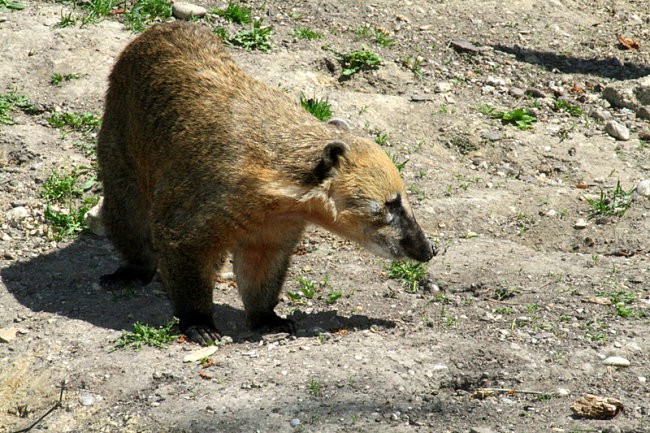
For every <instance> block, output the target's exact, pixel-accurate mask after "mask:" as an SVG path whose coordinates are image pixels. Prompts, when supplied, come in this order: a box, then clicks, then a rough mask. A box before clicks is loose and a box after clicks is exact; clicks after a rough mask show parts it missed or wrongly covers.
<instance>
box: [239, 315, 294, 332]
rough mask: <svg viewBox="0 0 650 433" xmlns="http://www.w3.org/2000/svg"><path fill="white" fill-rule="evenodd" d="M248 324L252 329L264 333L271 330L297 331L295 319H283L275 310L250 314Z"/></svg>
mask: <svg viewBox="0 0 650 433" xmlns="http://www.w3.org/2000/svg"><path fill="white" fill-rule="evenodd" d="M248 326H250V328H251V329H252V330H254V331H259V332H261V333H263V334H268V333H270V332H286V333H289V334H295V333H296V323H295V322H294V321H293V320H291V319H283V318H282V317H280V316H278V315H277V314H275V312H273V311H271V312H269V313H264V314H254V315H249V317H248Z"/></svg>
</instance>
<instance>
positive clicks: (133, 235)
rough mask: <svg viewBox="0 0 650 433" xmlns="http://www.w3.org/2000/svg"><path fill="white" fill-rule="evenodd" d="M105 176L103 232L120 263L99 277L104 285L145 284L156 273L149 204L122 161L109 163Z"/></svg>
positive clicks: (115, 286) (107, 286)
mask: <svg viewBox="0 0 650 433" xmlns="http://www.w3.org/2000/svg"><path fill="white" fill-rule="evenodd" d="M109 166H110V167H111V173H107V175H106V176H104V180H103V183H104V204H103V205H102V211H101V212H102V222H103V223H104V226H105V229H106V235H107V236H108V238H109V239H110V240H111V241H112V243H113V245H114V246H115V248H116V249H117V251H118V252H119V254H120V256H121V258H122V260H123V263H122V265H121V266H120V267H119V268H118V269H117V271H115V272H114V273H112V274H108V275H104V276H102V277H101V278H100V284H101V285H102V286H103V287H105V288H109V289H111V288H119V287H122V286H125V285H133V284H137V285H146V284H148V283H149V282H150V281H151V280H152V279H153V277H154V275H155V274H156V267H157V265H156V262H157V260H156V254H155V253H154V250H153V246H152V242H151V224H150V216H149V203H148V201H147V199H146V197H144V195H143V194H142V193H141V192H140V191H139V189H138V186H137V183H136V180H135V179H134V178H133V175H132V173H129V172H128V169H126V168H123V167H122V164H118V163H115V162H113V163H112V164H109Z"/></svg>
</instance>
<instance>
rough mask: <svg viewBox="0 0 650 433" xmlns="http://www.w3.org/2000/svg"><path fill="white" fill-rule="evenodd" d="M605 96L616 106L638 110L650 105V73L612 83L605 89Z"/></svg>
mask: <svg viewBox="0 0 650 433" xmlns="http://www.w3.org/2000/svg"><path fill="white" fill-rule="evenodd" d="M603 98H605V99H607V100H608V101H609V103H610V104H612V105H614V106H616V107H621V108H629V109H630V110H634V111H635V112H638V111H639V110H641V108H642V107H644V106H650V75H648V76H646V77H642V78H638V79H636V80H625V81H617V82H614V83H611V84H609V85H607V87H605V90H603Z"/></svg>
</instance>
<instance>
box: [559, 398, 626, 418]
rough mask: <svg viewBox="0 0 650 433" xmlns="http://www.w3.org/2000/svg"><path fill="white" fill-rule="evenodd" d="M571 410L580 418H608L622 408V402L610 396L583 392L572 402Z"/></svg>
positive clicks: (612, 416)
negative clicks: (583, 393)
mask: <svg viewBox="0 0 650 433" xmlns="http://www.w3.org/2000/svg"><path fill="white" fill-rule="evenodd" d="M571 410H572V411H573V413H574V414H575V415H576V416H579V417H582V418H589V419H610V418H614V417H615V416H616V415H618V413H619V412H620V411H622V410H623V403H622V402H621V401H620V400H617V399H615V398H611V397H599V396H597V395H593V394H585V395H583V396H582V397H580V398H579V399H578V400H577V401H576V402H575V403H573V405H572V406H571Z"/></svg>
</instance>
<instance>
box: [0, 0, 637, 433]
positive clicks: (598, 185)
mask: <svg viewBox="0 0 650 433" xmlns="http://www.w3.org/2000/svg"><path fill="white" fill-rule="evenodd" d="M204 5H205V6H216V7H223V6H224V4H223V3H222V2H218V3H205V4H204ZM250 5H251V6H253V7H254V10H255V13H257V14H259V15H261V16H264V17H265V22H266V23H267V24H271V25H273V34H272V40H273V43H274V47H273V49H272V50H271V52H269V53H261V52H246V51H243V50H239V49H234V48H233V50H232V52H233V56H234V57H235V58H236V59H237V61H238V62H239V63H240V64H241V65H242V67H243V68H245V69H246V70H248V71H249V72H251V73H252V74H253V75H255V76H256V77H258V78H259V79H260V80H263V81H265V82H267V83H268V84H270V85H278V86H281V87H282V88H284V89H286V90H287V91H288V92H290V93H291V94H294V95H296V97H298V96H299V95H300V94H301V93H304V94H305V95H308V96H312V95H313V96H317V97H327V98H329V101H330V103H332V105H333V107H334V111H335V115H336V116H337V117H341V118H345V119H347V120H349V121H350V122H351V123H352V125H353V126H354V128H355V130H356V131H357V132H358V133H359V134H367V135H370V136H371V137H375V136H376V135H377V134H378V133H381V134H387V136H388V144H386V150H387V151H388V152H389V153H391V154H392V155H395V156H396V158H397V160H398V162H401V161H405V160H408V163H406V165H405V166H404V168H403V170H402V174H403V176H404V178H405V180H406V182H407V184H408V185H409V189H410V192H411V195H412V197H411V198H412V201H413V202H414V204H415V211H416V214H417V216H418V219H419V221H420V223H421V224H422V226H423V227H424V228H425V230H426V231H427V232H428V233H429V234H430V235H431V236H432V237H433V238H435V239H436V240H437V241H438V242H439V243H440V245H441V254H440V255H439V256H437V257H435V258H434V259H433V260H432V261H431V262H430V263H429V264H428V269H427V270H428V277H427V279H426V280H425V281H424V282H423V283H422V284H421V286H420V287H419V290H418V291H417V292H416V293H409V292H408V291H407V290H406V289H405V288H404V287H403V286H402V285H401V284H400V283H399V282H397V281H394V280H391V279H389V278H388V276H387V271H386V266H387V265H388V264H387V263H386V262H385V261H383V260H380V259H377V258H375V257H373V256H371V255H370V254H368V253H367V252H364V251H362V250H360V248H358V247H357V246H355V245H353V244H350V243H348V242H345V241H342V240H340V239H337V238H335V237H333V236H331V235H329V234H327V233H325V232H323V231H321V230H318V229H313V230H311V231H310V232H309V233H308V235H307V236H306V238H305V241H304V244H303V247H304V248H302V249H301V254H297V255H296V256H295V257H294V263H293V265H292V268H291V273H290V277H289V278H288V280H287V283H286V287H287V290H292V291H297V290H298V288H299V285H298V283H297V282H296V279H297V278H299V277H300V278H304V279H306V280H310V281H315V282H322V281H324V280H327V284H320V286H321V287H322V289H321V292H320V293H319V294H318V295H319V296H316V297H314V298H313V299H312V300H310V301H308V302H306V303H305V304H303V305H296V302H295V301H292V300H290V299H289V298H287V299H285V302H283V303H282V304H281V305H280V306H279V307H278V308H279V311H280V312H281V313H283V314H287V315H288V316H289V317H291V318H293V319H294V320H296V322H297V325H298V332H297V335H296V336H291V337H288V336H284V335H276V336H265V337H262V336H260V335H256V334H252V333H249V332H248V331H247V330H246V329H245V326H244V318H243V311H242V306H241V303H240V301H239V299H238V297H237V291H236V288H234V287H233V286H232V284H229V281H228V278H229V277H230V274H229V272H228V270H227V269H226V270H224V274H223V276H224V278H225V279H223V280H219V282H218V283H217V284H216V288H215V305H214V314H215V317H219V318H220V320H221V322H222V323H223V324H224V325H223V331H224V332H225V333H226V334H227V335H230V336H232V338H233V340H234V342H233V343H232V344H227V345H224V346H221V347H219V349H218V351H217V352H216V353H215V354H214V355H212V356H211V358H212V360H213V361H214V364H213V365H212V366H208V367H205V366H201V365H200V364H197V363H183V357H184V356H185V355H187V354H188V353H190V352H192V351H194V350H196V349H198V346H194V345H192V344H189V343H175V344H172V345H170V346H168V347H167V348H165V349H162V350H161V349H155V348H150V347H145V348H143V349H142V350H140V351H132V350H113V349H114V343H113V341H114V340H115V339H116V338H118V337H119V336H120V335H121V333H122V331H123V330H130V329H131V328H132V325H133V323H134V322H136V321H138V322H143V323H150V324H156V325H159V324H163V323H165V322H166V321H167V320H168V319H169V318H170V316H171V308H170V305H169V302H168V300H167V299H166V297H165V295H164V292H163V289H162V286H161V285H160V283H159V282H154V283H153V284H151V285H150V286H149V287H147V288H146V289H143V290H138V291H135V292H130V291H125V292H123V293H107V292H104V291H102V290H100V289H99V288H98V286H97V281H98V278H99V276H100V275H102V274H104V273H107V272H110V271H112V270H113V269H114V268H115V267H116V266H117V258H116V257H115V255H114V253H113V251H112V248H111V246H110V245H109V243H108V242H107V241H106V240H105V239H103V238H101V237H98V236H95V235H91V234H83V235H81V236H80V237H78V238H76V239H74V240H68V241H56V240H53V237H52V234H51V230H49V229H48V227H47V225H46V224H45V222H44V219H43V214H44V203H43V199H42V198H41V196H40V190H41V188H42V185H43V183H44V182H45V181H46V179H47V178H48V176H49V175H50V174H51V172H52V170H64V169H65V167H70V166H73V165H85V166H88V165H90V164H91V160H90V159H89V155H88V154H87V153H84V152H83V151H82V150H80V148H79V146H78V145H77V144H75V143H76V142H77V141H79V140H85V139H87V137H82V136H80V134H77V133H70V134H62V133H61V131H60V130H58V129H54V128H52V127H50V126H49V125H48V123H47V121H46V118H47V117H48V116H49V114H48V113H49V112H52V111H75V112H94V113H97V114H99V113H101V108H102V100H103V93H104V91H105V88H106V77H107V75H108V72H109V70H110V67H111V65H112V63H113V61H114V59H115V57H116V55H117V54H118V53H119V51H120V49H121V48H122V47H123V46H124V45H125V44H126V43H127V42H128V41H129V40H131V39H132V38H133V37H135V35H134V34H132V33H130V32H128V31H126V30H125V29H124V26H123V25H122V23H121V22H120V17H116V18H110V19H107V20H104V21H102V22H100V23H97V24H93V25H87V26H83V27H79V26H78V25H77V26H72V27H66V28H57V27H56V26H55V24H56V23H57V22H59V21H60V20H61V17H62V16H64V15H65V14H67V13H68V12H70V11H72V8H71V6H70V4H65V3H64V4H62V3H45V2H38V1H37V2H26V9H25V10H23V11H17V12H7V11H5V12H3V13H1V14H0V15H2V17H4V19H0V40H1V41H3V45H4V47H3V52H2V55H1V57H0V86H1V88H0V93H6V92H8V91H10V90H15V91H16V92H18V93H20V94H24V95H27V96H28V97H29V99H30V101H31V102H32V103H33V104H34V105H35V106H36V108H37V109H38V112H37V113H30V114H25V113H22V112H20V111H18V110H16V111H14V112H12V113H11V115H12V117H13V118H14V119H15V121H16V123H15V124H14V125H0V146H1V147H0V157H1V159H0V190H1V191H2V195H1V196H0V211H1V212H0V232H1V234H2V235H3V236H2V240H0V252H2V254H0V268H1V269H0V276H1V278H2V279H1V282H0V283H1V284H0V329H6V328H11V327H14V328H19V333H18V335H17V336H16V338H15V339H13V340H11V341H10V342H9V343H0V432H3V433H4V432H13V431H16V430H20V429H22V428H26V427H28V426H29V425H30V424H32V423H33V422H34V421H35V420H37V419H38V418H39V417H40V416H42V415H43V414H45V413H46V412H47V410H48V409H49V408H51V407H52V406H53V405H54V404H55V403H56V402H57V400H58V398H59V396H60V389H59V386H60V384H61V383H62V382H65V389H64V392H63V394H62V395H63V399H62V402H61V407H59V408H57V409H55V410H54V411H52V412H51V413H50V414H48V415H47V416H46V417H45V418H44V419H43V420H42V421H41V422H40V423H39V424H38V425H37V426H36V427H35V428H34V430H36V429H47V430H49V431H53V432H237V431H261V432H284V431H292V430H296V431H311V432H361V431H364V432H388V431H390V432H463V433H466V432H469V431H477V432H490V431H491V432H541V431H553V432H618V431H623V432H650V391H649V389H648V382H647V378H648V376H650V336H649V334H648V326H649V322H648V317H649V316H650V283H649V277H650V275H649V266H648V264H649V256H650V217H649V215H650V202H649V201H648V199H647V198H644V197H641V196H635V198H634V201H633V202H632V204H631V205H630V207H629V210H628V211H627V212H626V213H625V214H624V215H623V216H621V217H606V218H591V219H590V218H589V214H590V210H591V206H590V205H589V204H588V202H587V201H585V200H584V196H585V195H591V196H592V197H596V198H597V197H598V194H599V192H600V190H601V189H602V190H604V191H611V190H612V189H613V188H614V186H615V185H616V183H617V181H620V184H621V186H622V187H623V189H624V190H626V191H629V190H631V189H632V188H634V187H635V186H636V185H637V184H638V182H639V181H640V180H642V179H647V178H649V177H650V149H649V148H648V146H647V144H645V143H646V142H645V141H643V140H640V139H639V134H641V136H643V134H644V130H647V127H648V125H647V121H644V120H642V119H639V118H638V117H637V116H635V114H634V112H632V111H630V110H625V109H620V108H616V107H610V106H609V103H607V102H606V101H605V100H604V99H603V98H602V89H603V87H604V86H606V85H607V84H609V83H610V82H618V81H624V80H631V79H636V78H640V77H643V76H645V75H648V74H650V66H649V65H650V54H649V53H650V51H649V48H648V47H650V37H649V36H650V31H649V30H648V29H649V27H648V22H649V20H650V11H649V10H648V9H647V5H646V4H645V2H643V1H635V2H623V1H607V2H605V1H591V0H569V1H565V2H558V1H551V0H545V1H539V2H527V1H511V2H489V1H476V2H464V1H457V0H451V1H444V2H443V1H435V2H433V1H432V2H412V1H400V2H397V1H386V0H378V1H376V2H373V3H371V4H363V5H362V4H358V5H357V4H356V3H355V4H354V5H350V4H349V2H343V1H340V0H329V1H326V2H318V3H316V2H303V1H294V2H280V1H275V0H270V1H267V2H265V3H264V4H263V5H262V4H260V3H258V2H255V3H250ZM364 25H369V26H370V28H371V29H375V28H382V29H385V30H386V31H387V32H388V34H389V35H390V37H391V38H393V39H394V40H395V44H394V45H393V46H390V47H382V46H378V45H377V44H376V43H375V42H374V41H373V40H372V37H363V36H360V35H359V34H358V32H355V30H357V29H359V28H360V27H362V26H364ZM230 26H231V27H229V29H231V30H232V31H234V30H237V28H236V27H233V26H232V25H230ZM305 27H307V28H311V29H314V30H318V31H321V32H322V33H323V34H324V38H323V39H321V40H316V41H306V40H299V39H296V38H294V37H293V36H292V35H291V33H292V32H293V30H294V29H296V28H305ZM617 34H621V35H623V36H626V37H633V38H635V39H636V40H637V41H638V42H639V43H640V45H641V48H640V49H637V50H623V49H622V48H621V47H620V46H619V44H618V42H617V41H616V35H617ZM456 39H465V40H468V41H470V42H472V43H473V44H474V45H475V46H476V47H479V48H481V50H480V52H477V53H473V52H469V53H467V52H460V51H459V50H457V49H455V48H454V47H453V46H451V45H450V44H449V42H450V41H451V40H456ZM323 45H328V46H330V47H332V48H333V49H336V50H338V51H341V52H345V51H348V50H351V49H358V48H360V47H361V46H362V45H366V46H367V47H369V48H370V49H372V50H374V51H376V52H377V53H379V54H380V55H381V56H382V57H383V59H384V64H383V66H382V67H381V68H380V69H378V70H376V71H366V72H363V73H361V74H358V75H355V76H353V77H352V78H351V79H349V80H339V76H338V75H337V74H336V72H337V71H334V73H332V72H331V71H330V70H329V69H328V66H327V65H328V64H329V65H330V67H331V65H332V64H333V63H335V62H333V61H332V59H333V54H332V51H329V50H322V49H321V46H323ZM326 59H329V61H328V60H326ZM408 66H410V67H411V69H417V70H418V72H419V75H418V74H416V73H414V72H413V71H412V70H410V69H409V67H408ZM53 72H59V73H62V74H65V73H77V74H79V75H80V78H78V79H75V80H71V81H69V82H64V83H62V84H61V85H60V86H53V85H52V84H50V78H51V75H52V73H53ZM531 87H532V88H536V89H538V90H539V91H540V92H541V93H543V94H544V95H545V97H541V98H529V97H523V98H519V97H518V94H517V92H516V90H514V91H513V88H515V89H521V90H526V89H528V88H531ZM513 94H514V95H513ZM538 96H539V95H538ZM557 100H566V101H568V102H569V103H570V104H571V105H574V106H577V107H580V108H581V110H582V111H583V112H584V113H589V112H590V111H592V110H594V109H600V110H604V111H607V112H608V113H610V114H611V115H612V116H613V117H614V118H616V119H617V120H619V121H620V122H622V123H624V124H626V125H627V126H628V127H629V129H630V131H631V139H630V140H629V141H615V140H614V139H613V138H612V137H610V136H609V135H608V134H606V133H605V132H604V127H603V124H602V122H599V121H597V120H596V119H594V118H592V117H588V116H572V115H571V114H569V113H567V112H566V111H563V110H562V109H559V110H556V109H553V108H554V107H555V105H554V104H555V101H557ZM483 105H490V106H492V107H495V108H497V109H499V110H511V109H513V108H516V107H531V109H532V110H533V111H534V112H535V114H536V116H537V122H535V124H534V126H533V127H532V128H531V129H528V130H519V129H517V128H515V127H514V126H512V125H505V124H502V123H501V122H500V121H499V120H496V119H491V118H489V117H487V116H486V115H484V114H481V112H480V111H479V110H478V108H479V107H480V106H483ZM21 206H22V207H24V208H25V209H27V211H28V215H27V216H26V218H24V219H22V220H21V221H19V222H17V223H16V222H14V221H11V220H10V217H9V216H8V214H9V213H10V211H11V210H12V209H14V208H16V207H21ZM580 219H583V220H585V222H586V227H584V228H582V229H578V228H576V222H578V220H580ZM578 225H580V224H578ZM335 290H340V291H342V292H343V296H342V297H341V298H340V299H338V300H337V301H336V302H335V303H333V304H332V305H328V304H327V303H326V302H325V297H326V294H327V293H328V292H329V291H335ZM621 299H625V301H621ZM612 300H613V301H614V304H611V303H609V304H607V303H606V302H607V301H612ZM617 301H619V302H623V303H620V304H618V305H616V304H615V303H616V302H617ZM610 356H620V357H623V358H625V359H627V360H629V362H630V364H631V365H630V366H629V367H612V366H608V365H605V364H604V363H603V360H604V359H606V358H607V357H610ZM486 388H489V389H497V391H493V392H492V393H489V392H488V393H483V395H479V394H480V393H477V391H480V390H482V389H483V390H484V389H486ZM498 390H510V391H509V392H503V391H498ZM585 393H591V394H597V395H601V396H606V397H613V398H617V399H619V400H621V401H622V402H623V405H624V411H623V412H622V413H620V414H619V415H618V416H616V417H615V418H613V419H610V420H586V419H583V418H579V417H575V416H574V415H573V414H572V412H571V410H570V406H571V405H572V404H573V402H574V401H575V400H576V399H577V398H578V397H580V396H581V395H583V394H585ZM485 394H487V395H485ZM481 396H482V397H483V398H478V397H481ZM472 429H473V430H472Z"/></svg>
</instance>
